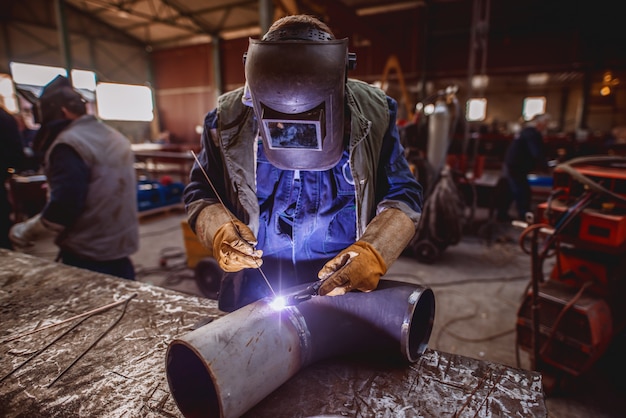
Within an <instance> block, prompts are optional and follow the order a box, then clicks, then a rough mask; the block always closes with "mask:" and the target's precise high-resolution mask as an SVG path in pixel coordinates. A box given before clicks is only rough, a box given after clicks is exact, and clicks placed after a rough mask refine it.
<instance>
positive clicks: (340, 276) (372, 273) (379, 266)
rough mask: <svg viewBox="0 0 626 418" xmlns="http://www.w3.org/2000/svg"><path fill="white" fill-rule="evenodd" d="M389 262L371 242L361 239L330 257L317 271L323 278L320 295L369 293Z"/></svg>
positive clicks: (375, 285) (318, 275)
mask: <svg viewBox="0 0 626 418" xmlns="http://www.w3.org/2000/svg"><path fill="white" fill-rule="evenodd" d="M386 272H387V263H385V260H383V258H382V256H381V255H380V253H379V252H378V251H377V250H376V249H375V248H374V247H373V246H372V245H371V244H370V243H368V242H365V241H357V242H355V243H354V244H352V245H351V246H349V247H348V248H346V249H345V250H343V251H342V252H340V253H339V254H338V255H337V256H336V257H335V258H333V259H332V260H330V261H329V262H328V263H326V265H325V266H324V267H322V269H321V270H320V271H319V273H318V274H317V277H318V278H319V279H320V280H323V281H324V282H323V283H322V285H321V287H320V290H319V294H320V295H328V296H338V295H343V294H344V293H346V292H349V291H351V290H360V291H362V292H369V291H371V290H374V289H376V287H377V286H378V281H379V280H380V277H381V276H382V275H384V274H385V273H386Z"/></svg>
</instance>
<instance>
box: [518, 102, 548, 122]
mask: <svg viewBox="0 0 626 418" xmlns="http://www.w3.org/2000/svg"><path fill="white" fill-rule="evenodd" d="M544 113H546V98H545V97H527V98H525V99H524V106H523V108H522V115H523V116H524V120H531V119H532V118H534V117H535V116H537V115H542V114H544Z"/></svg>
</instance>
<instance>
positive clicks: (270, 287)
mask: <svg viewBox="0 0 626 418" xmlns="http://www.w3.org/2000/svg"><path fill="white" fill-rule="evenodd" d="M190 152H191V155H193V158H194V159H195V160H196V164H198V167H199V168H200V170H202V174H204V178H205V179H206V181H207V182H208V183H209V186H211V189H212V190H213V193H215V197H217V200H219V202H220V204H221V205H222V207H223V208H224V211H225V212H226V213H227V214H228V217H229V218H230V222H231V223H232V224H233V227H234V228H235V231H237V233H238V234H239V237H240V238H241V239H242V240H244V241H246V240H245V239H244V238H243V237H242V236H241V233H240V232H239V228H237V224H236V223H235V219H234V218H233V215H232V214H231V213H230V211H229V210H228V208H227V207H226V205H225V204H224V201H223V200H222V198H221V197H220V194H219V193H218V192H217V189H216V188H215V186H214V185H213V182H212V181H211V179H210V178H209V175H208V174H207V173H206V171H204V167H202V164H200V160H199V159H198V156H197V155H196V153H195V152H193V151H190ZM255 263H256V265H257V267H256V268H257V270H258V271H259V273H261V277H263V280H265V283H266V284H267V287H269V289H270V291H271V292H272V294H273V295H274V297H276V292H274V288H273V287H272V285H271V284H270V281H269V280H268V279H267V276H266V275H265V273H263V270H261V266H260V265H259V262H258V261H255Z"/></svg>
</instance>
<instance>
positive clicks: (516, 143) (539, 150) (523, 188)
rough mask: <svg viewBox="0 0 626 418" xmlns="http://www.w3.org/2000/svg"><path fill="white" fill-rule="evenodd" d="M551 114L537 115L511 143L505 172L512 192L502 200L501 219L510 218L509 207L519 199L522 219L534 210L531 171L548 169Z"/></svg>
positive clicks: (507, 152) (517, 204)
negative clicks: (546, 134)
mask: <svg viewBox="0 0 626 418" xmlns="http://www.w3.org/2000/svg"><path fill="white" fill-rule="evenodd" d="M549 121H550V116H549V115H547V114H542V115H537V116H535V117H534V118H533V119H531V120H530V121H529V122H527V123H526V125H525V126H524V128H523V129H522V130H521V131H520V133H519V135H517V136H516V137H515V138H514V139H513V142H511V144H510V145H509V147H508V149H507V151H506V154H505V157H504V163H503V165H502V176H503V177H504V178H505V179H506V181H507V184H508V187H509V192H510V193H505V194H504V196H503V198H502V199H501V201H500V204H499V207H498V213H497V219H498V220H499V221H508V220H510V218H509V214H508V212H509V208H510V206H511V203H512V202H513V201H514V202H515V209H516V212H517V216H518V219H520V220H524V219H525V217H526V213H527V212H530V211H531V207H530V203H531V189H530V184H529V183H528V174H529V173H530V172H531V171H533V170H547V169H548V161H547V160H546V157H545V152H544V143H543V134H544V132H545V131H546V129H547V127H548V123H549Z"/></svg>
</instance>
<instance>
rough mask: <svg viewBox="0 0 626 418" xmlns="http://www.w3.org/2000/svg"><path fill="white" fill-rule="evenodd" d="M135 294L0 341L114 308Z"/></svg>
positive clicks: (17, 337) (14, 338)
mask: <svg viewBox="0 0 626 418" xmlns="http://www.w3.org/2000/svg"><path fill="white" fill-rule="evenodd" d="M135 296H137V294H136V293H135V294H133V295H132V296H130V297H129V298H128V299H124V300H119V301H117V302H113V303H110V304H108V305H104V306H101V307H99V308H96V309H92V310H90V311H87V312H84V313H82V314H80V315H76V316H73V317H71V318H67V319H64V320H63V321H60V322H55V323H53V324H49V325H46V326H43V327H41V328H35V329H33V330H30V331H27V332H24V333H22V334H17V335H14V336H10V337H9V338H7V339H5V340H2V341H0V343H8V342H9V341H14V340H17V339H19V338H22V337H26V336H27V335H31V334H34V333H36V332H39V331H43V330H46V329H49V328H53V327H58V326H59V325H63V324H67V323H68V322H72V321H73V320H75V319H80V318H83V317H85V316H87V317H88V316H91V315H94V314H97V313H100V312H103V311H106V310H108V309H111V308H114V307H116V306H119V305H122V304H124V303H126V301H127V300H130V299H132V298H134V297H135Z"/></svg>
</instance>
